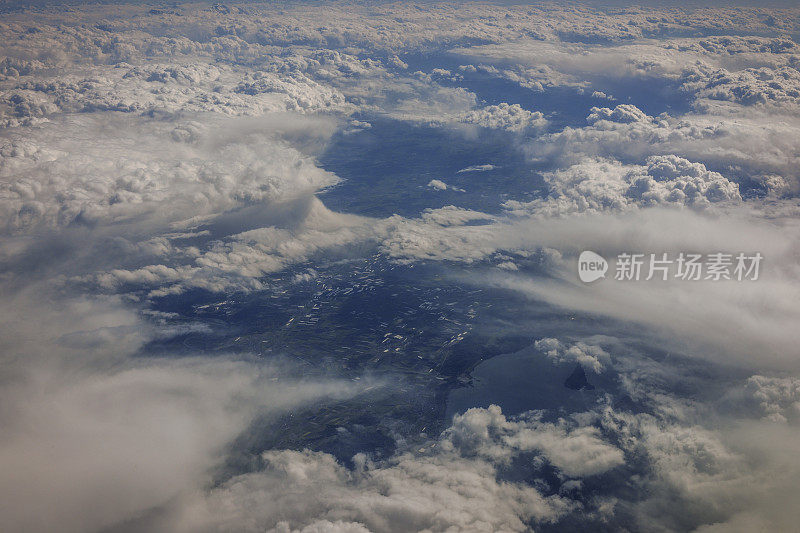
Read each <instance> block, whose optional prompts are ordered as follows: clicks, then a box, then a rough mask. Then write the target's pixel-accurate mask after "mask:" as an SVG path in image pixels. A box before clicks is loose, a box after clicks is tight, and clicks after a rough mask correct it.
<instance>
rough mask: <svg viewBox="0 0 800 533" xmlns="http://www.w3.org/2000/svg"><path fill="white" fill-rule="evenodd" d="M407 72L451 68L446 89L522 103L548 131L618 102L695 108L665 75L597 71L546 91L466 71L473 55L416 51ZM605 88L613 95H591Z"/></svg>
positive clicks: (487, 100) (649, 108) (651, 109)
mask: <svg viewBox="0 0 800 533" xmlns="http://www.w3.org/2000/svg"><path fill="white" fill-rule="evenodd" d="M402 59H403V61H405V62H406V63H407V64H408V65H409V68H408V70H409V71H412V72H413V71H415V70H421V71H423V72H427V73H430V72H432V71H433V69H435V68H443V69H447V70H450V71H451V72H452V73H454V74H458V75H460V76H462V79H458V80H447V79H446V78H437V82H438V83H439V84H441V85H443V86H446V87H462V88H464V89H466V90H468V91H470V92H473V93H475V95H476V96H477V97H478V100H479V102H480V103H481V104H482V105H497V104H500V103H503V102H505V103H508V104H519V105H521V106H522V107H524V108H525V109H527V110H529V111H540V112H542V113H544V114H545V116H546V117H547V119H548V121H549V122H550V124H549V128H548V129H549V131H559V130H561V129H563V128H565V127H582V126H585V125H586V117H587V116H588V115H589V113H590V110H591V108H592V107H595V106H597V107H612V108H613V107H614V106H616V105H619V104H632V105H635V106H636V107H638V108H639V109H641V110H642V111H644V112H645V113H647V114H648V115H651V116H656V115H659V114H661V113H665V112H666V113H669V114H673V115H674V114H682V113H686V112H689V111H691V109H692V103H693V98H692V96H691V94H689V93H686V92H684V91H682V90H680V82H679V81H677V80H668V79H665V78H663V77H651V76H624V77H620V76H613V75H608V76H603V75H602V74H600V75H598V74H593V75H591V76H589V77H587V79H586V80H585V81H587V82H588V83H589V84H588V85H587V86H586V87H585V88H583V89H581V90H579V88H578V87H576V86H571V85H565V86H547V85H545V86H544V87H543V90H541V91H538V90H533V89H530V88H527V87H523V86H521V85H520V84H519V83H516V82H514V81H511V80H507V79H504V78H501V77H497V76H495V75H491V74H488V73H486V72H481V71H478V72H472V73H471V72H465V71H462V70H460V69H459V66H460V65H464V64H468V63H469V62H470V60H471V58H469V57H464V56H459V55H454V54H448V53H438V54H433V53H427V54H423V53H415V54H406V55H404V56H403V57H402ZM595 91H601V92H603V93H605V94H607V95H611V96H613V99H606V98H598V97H595V96H593V93H594V92H595Z"/></svg>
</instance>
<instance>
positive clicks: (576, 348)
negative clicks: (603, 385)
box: [534, 337, 610, 373]
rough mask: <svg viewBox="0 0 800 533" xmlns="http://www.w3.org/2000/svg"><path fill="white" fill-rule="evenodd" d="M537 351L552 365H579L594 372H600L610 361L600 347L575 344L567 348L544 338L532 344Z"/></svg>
mask: <svg viewBox="0 0 800 533" xmlns="http://www.w3.org/2000/svg"><path fill="white" fill-rule="evenodd" d="M534 346H536V349H537V350H540V351H541V352H543V353H544V354H545V355H546V356H547V357H548V358H549V359H550V360H552V361H553V363H556V364H563V363H572V364H574V363H579V364H580V365H582V366H584V367H588V368H590V369H592V370H593V371H594V372H598V373H599V372H602V371H603V367H604V365H607V364H608V363H609V361H610V357H609V355H608V353H607V352H606V351H605V350H603V349H602V348H601V347H600V346H593V345H590V344H585V343H583V342H577V343H575V344H573V345H571V346H567V345H565V344H564V343H562V342H561V341H559V340H558V339H553V338H551V337H545V338H543V339H539V340H537V341H536V342H535V343H534Z"/></svg>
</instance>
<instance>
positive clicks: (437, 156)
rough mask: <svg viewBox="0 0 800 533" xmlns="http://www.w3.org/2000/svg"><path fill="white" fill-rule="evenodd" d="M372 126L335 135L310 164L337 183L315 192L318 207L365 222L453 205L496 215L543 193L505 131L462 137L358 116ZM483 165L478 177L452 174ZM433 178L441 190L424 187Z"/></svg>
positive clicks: (444, 130) (433, 128) (434, 128)
mask: <svg viewBox="0 0 800 533" xmlns="http://www.w3.org/2000/svg"><path fill="white" fill-rule="evenodd" d="M359 119H360V120H362V121H367V122H369V123H370V124H371V125H372V127H371V128H369V129H365V130H361V131H357V132H354V133H339V134H337V135H336V136H335V137H334V138H333V139H332V140H331V143H330V145H329V147H328V148H327V150H326V151H325V153H324V154H322V155H321V156H320V157H319V158H318V160H319V164H320V166H321V167H322V168H324V169H325V170H329V171H331V172H334V173H335V174H336V175H338V176H339V177H341V178H343V180H344V181H343V182H342V183H341V184H339V185H337V186H335V187H332V188H330V189H328V190H326V191H324V192H323V193H321V198H322V200H323V201H324V202H325V205H326V206H327V207H328V208H329V209H332V210H334V211H342V212H347V213H354V214H359V215H367V216H373V217H387V216H391V215H393V214H398V215H402V216H405V217H416V216H418V215H419V214H420V213H421V212H422V211H423V210H425V209H436V208H440V207H443V206H446V205H455V206H458V207H463V208H467V209H473V210H476V211H481V212H484V213H490V214H498V213H500V212H501V211H502V208H501V204H502V203H503V202H504V201H506V200H508V199H520V200H530V199H532V198H535V197H537V196H540V195H541V194H542V192H543V191H544V185H543V182H542V179H541V177H540V176H539V174H538V173H537V172H536V170H535V169H534V168H533V167H532V166H531V164H530V163H529V162H527V161H526V160H525V158H524V156H523V154H522V152H521V151H520V150H519V149H518V148H517V146H516V144H515V137H514V136H513V135H512V134H509V133H506V132H491V131H482V132H479V134H478V135H477V136H476V137H474V138H473V137H470V136H468V135H465V134H463V133H461V132H459V131H457V130H453V129H450V128H446V127H437V126H430V125H424V124H418V123H413V122H407V121H399V120H392V119H388V118H386V117H382V116H362V117H359ZM484 164H490V165H493V166H494V167H495V168H493V169H491V170H488V171H483V172H459V171H460V170H463V169H465V168H467V167H470V166H476V165H484ZM432 180H439V181H442V182H444V183H446V184H447V185H448V186H449V187H448V188H447V189H446V190H438V189H436V188H433V187H430V186H428V184H429V183H430V182H431V181H432Z"/></svg>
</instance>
